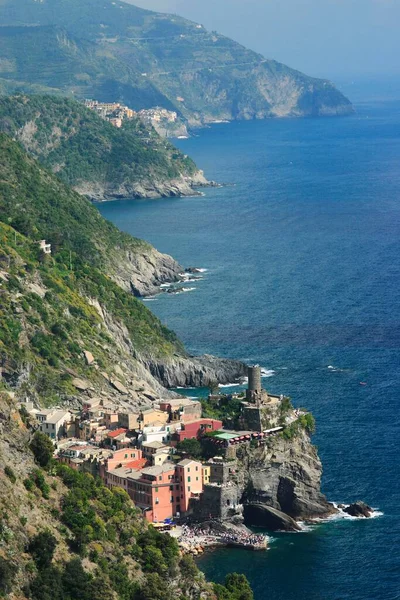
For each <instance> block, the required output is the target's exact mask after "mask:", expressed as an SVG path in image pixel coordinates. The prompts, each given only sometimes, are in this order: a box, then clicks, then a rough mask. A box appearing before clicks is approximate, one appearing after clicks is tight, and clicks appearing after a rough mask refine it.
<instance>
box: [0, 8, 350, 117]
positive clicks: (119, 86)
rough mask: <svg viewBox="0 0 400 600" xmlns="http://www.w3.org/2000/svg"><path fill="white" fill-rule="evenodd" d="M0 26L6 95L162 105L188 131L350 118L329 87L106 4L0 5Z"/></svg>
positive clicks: (159, 18) (162, 19)
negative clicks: (39, 91)
mask: <svg viewBox="0 0 400 600" xmlns="http://www.w3.org/2000/svg"><path fill="white" fill-rule="evenodd" d="M0 17H1V22H2V25H3V27H1V28H0V56H1V59H0V82H2V83H1V85H2V87H3V88H4V89H5V90H7V91H8V92H10V91H11V90H13V89H16V90H18V89H19V88H18V86H21V85H25V86H28V87H29V86H34V85H36V86H37V85H40V86H43V87H44V88H45V89H47V88H58V89H59V90H60V91H61V92H62V93H64V94H67V95H68V94H69V95H74V96H75V97H95V98H96V99H98V100H104V101H110V100H123V101H124V102H126V103H127V104H128V105H129V106H131V107H132V108H137V109H138V108H145V107H149V106H154V105H162V106H164V107H165V108H175V110H177V111H178V112H179V113H180V114H181V115H182V116H183V117H185V118H186V119H187V120H188V121H189V123H191V124H192V125H199V124H202V123H206V122H210V121H213V120H216V119H252V118H265V117H269V116H287V115H291V116H304V115H313V116H317V115H340V114H348V113H349V112H351V111H352V106H351V104H350V102H349V101H348V100H347V98H345V97H344V96H343V95H342V94H341V93H340V92H339V91H338V90H337V89H336V88H335V87H334V86H333V85H332V84H331V83H330V82H329V81H325V80H321V79H315V78H311V77H308V76H306V75H304V74H302V73H299V72H298V71H295V70H293V69H290V68H289V67H287V66H285V65H282V64H280V63H277V62H275V61H272V60H267V59H265V58H264V57H263V56H261V55H259V54H257V53H255V52H253V51H251V50H248V49H246V48H244V47H243V46H241V45H240V44H237V43H236V42H234V41H232V40H230V39H229V38H226V37H224V36H221V35H219V34H217V33H216V32H208V31H206V30H205V29H204V28H203V27H202V26H200V25H197V24H196V23H193V22H191V21H187V20H186V19H182V18H180V17H177V16H175V15H173V16H172V15H165V14H161V13H155V12H150V11H146V10H143V9H139V8H137V7H135V6H132V5H129V4H125V3H123V2H120V1H118V2H114V1H112V0H68V1H67V0H43V1H42V2H35V1H34V0H19V2H18V3H16V2H14V1H13V0H2V3H1V5H0ZM33 26H34V27H33ZM22 47H23V48H24V50H23V51H22V50H21V48H22ZM25 89H26V88H25Z"/></svg>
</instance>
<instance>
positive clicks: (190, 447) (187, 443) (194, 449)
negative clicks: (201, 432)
mask: <svg viewBox="0 0 400 600" xmlns="http://www.w3.org/2000/svg"><path fill="white" fill-rule="evenodd" d="M176 449H177V451H178V452H185V453H186V454H189V455H190V456H192V457H193V458H200V457H201V455H202V447H201V444H200V442H199V440H196V438H192V439H186V440H182V441H181V442H179V443H178V444H177V446H176Z"/></svg>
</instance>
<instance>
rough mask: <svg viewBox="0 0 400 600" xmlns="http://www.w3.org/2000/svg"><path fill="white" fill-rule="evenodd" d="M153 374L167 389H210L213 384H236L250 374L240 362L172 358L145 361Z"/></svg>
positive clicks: (205, 357) (216, 359)
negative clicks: (208, 387)
mask: <svg viewBox="0 0 400 600" xmlns="http://www.w3.org/2000/svg"><path fill="white" fill-rule="evenodd" d="M144 364H145V365H146V367H147V368H148V370H149V371H150V373H151V374H152V375H153V377H155V378H156V379H157V381H159V382H160V383H162V385H164V386H165V387H167V388H173V387H207V386H209V385H210V384H211V383H215V382H218V383H221V384H227V383H234V382H236V381H238V380H239V379H240V378H242V377H244V376H245V375H246V374H247V366H246V365H245V364H244V363H242V362H240V361H237V360H229V359H226V358H218V357H216V356H211V355H208V354H206V355H204V356H187V357H183V356H176V355H175V356H173V357H170V358H168V359H166V360H162V361H155V360H150V361H145V363H144Z"/></svg>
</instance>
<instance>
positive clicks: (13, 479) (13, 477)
mask: <svg viewBox="0 0 400 600" xmlns="http://www.w3.org/2000/svg"><path fill="white" fill-rule="evenodd" d="M4 473H5V474H6V475H7V477H8V479H9V480H10V481H11V483H15V482H16V481H17V477H16V475H15V473H14V471H13V470H12V468H11V467H9V466H8V465H7V466H6V467H5V469H4Z"/></svg>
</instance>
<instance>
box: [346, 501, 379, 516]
mask: <svg viewBox="0 0 400 600" xmlns="http://www.w3.org/2000/svg"><path fill="white" fill-rule="evenodd" d="M343 510H344V512H346V513H347V514H348V515H351V516H352V517H366V518H368V517H370V516H371V515H372V513H373V512H374V511H373V509H372V508H371V507H370V506H368V504H365V502H362V501H361V500H357V502H354V504H350V506H348V507H347V508H344V509H343Z"/></svg>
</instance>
